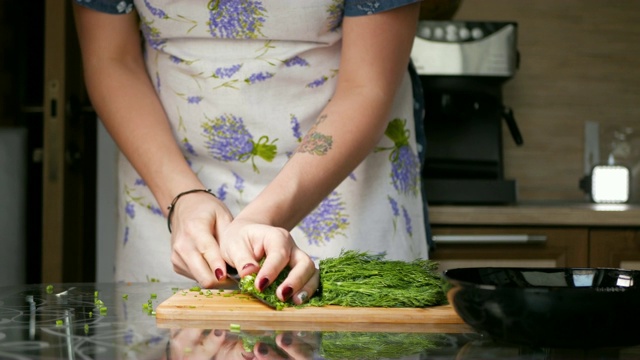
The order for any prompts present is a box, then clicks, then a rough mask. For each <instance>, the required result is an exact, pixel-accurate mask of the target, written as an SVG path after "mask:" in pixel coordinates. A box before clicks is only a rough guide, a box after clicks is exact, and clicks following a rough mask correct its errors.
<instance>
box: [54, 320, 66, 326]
mask: <svg viewBox="0 0 640 360" xmlns="http://www.w3.org/2000/svg"><path fill="white" fill-rule="evenodd" d="M63 324H64V322H63V321H62V320H56V326H62V325H63Z"/></svg>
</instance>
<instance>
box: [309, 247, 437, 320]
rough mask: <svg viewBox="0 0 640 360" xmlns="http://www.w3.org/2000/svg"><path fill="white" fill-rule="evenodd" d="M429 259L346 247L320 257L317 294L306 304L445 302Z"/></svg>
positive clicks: (413, 304) (415, 304)
mask: <svg viewBox="0 0 640 360" xmlns="http://www.w3.org/2000/svg"><path fill="white" fill-rule="evenodd" d="M437 266H438V265H437V263H435V262H433V261H430V260H422V259H418V260H414V261H411V262H407V261H400V260H387V259H385V257H384V255H383V254H380V255H371V254H368V253H365V252H360V251H355V250H347V251H342V252H341V253H340V256H338V257H335V258H327V259H324V260H320V283H321V289H322V290H321V295H320V296H319V297H314V298H312V299H311V300H310V305H317V306H323V305H340V306H352V307H412V308H419V307H426V306H434V305H442V304H445V303H446V301H447V298H446V292H445V284H446V282H445V280H444V279H443V277H442V276H440V275H439V274H438V273H437Z"/></svg>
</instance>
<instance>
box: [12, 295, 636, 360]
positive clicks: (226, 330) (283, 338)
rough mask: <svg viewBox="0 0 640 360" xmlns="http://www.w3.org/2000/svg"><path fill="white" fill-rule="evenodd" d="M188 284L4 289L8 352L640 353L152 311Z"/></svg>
mask: <svg viewBox="0 0 640 360" xmlns="http://www.w3.org/2000/svg"><path fill="white" fill-rule="evenodd" d="M190 286H192V284H188V283H185V284H168V283H141V284H137V283H136V284H124V283H118V284H113V283H105V284H57V285H56V284H54V285H53V288H52V289H50V291H47V286H45V285H24V286H14V287H3V288H0V290H1V292H0V294H1V295H0V358H10V359H23V358H28V359H34V358H35V359H38V358H40V359H59V358H63V359H64V358H68V359H116V358H119V359H124V358H127V359H136V358H144V359H162V358H187V357H189V358H212V357H214V356H217V358H222V359H229V358H241V357H242V358H245V359H250V358H254V356H255V358H269V359H271V358H286V357H287V356H288V357H289V358H295V359H349V358H354V359H355V358H359V359H361V358H368V359H378V358H403V359H424V358H429V359H486V358H496V359H500V358H502V359H550V358H554V359H556V358H558V359H560V358H562V359H564V358H580V359H586V358H598V359H636V358H640V346H638V347H630V348H612V349H593V350H588V351H587V350H573V349H546V348H531V347H519V346H516V345H510V344H499V343H496V342H494V341H492V340H491V339H489V338H487V337H485V336H483V335H481V334H478V333H475V332H474V331H472V330H471V329H470V328H469V327H468V326H467V325H464V324H459V325H455V326H453V325H452V326H451V327H444V328H436V329H439V330H437V331H433V330H429V331H415V330H412V331H410V332H402V331H398V330H397V329H396V330H389V329H385V328H384V327H380V328H377V327H375V326H372V327H371V328H369V329H367V330H366V331H362V330H358V331H342V330H341V331H310V330H301V331H297V330H291V329H290V330H278V324H277V323H273V324H263V325H261V326H262V327H261V328H257V329H251V330H247V329H236V327H235V326H232V325H231V324H228V325H226V324H225V326H222V325H216V326H215V328H208V327H207V326H202V325H203V324H205V325H206V324H207V323H206V321H199V322H198V325H197V326H190V325H189V323H183V324H181V325H180V326H162V325H159V324H158V322H157V320H156V318H155V317H154V314H153V312H152V311H153V310H154V309H155V308H156V307H157V306H158V305H159V304H160V303H161V302H163V301H164V300H166V299H168V298H169V297H171V296H172V295H173V294H174V293H175V292H176V291H177V289H186V288H189V287H190ZM100 304H102V305H100ZM149 305H150V306H151V308H149ZM99 306H103V307H105V309H104V310H102V311H101V310H99ZM212 320H214V319H212ZM212 324H213V322H212ZM307 328H308V327H307ZM243 344H244V346H243ZM249 344H251V345H253V348H251V346H249ZM260 344H262V345H260ZM245 346H249V348H246V349H245ZM252 350H253V353H254V354H255V355H252ZM285 350H286V351H285ZM287 352H288V354H287ZM265 354H266V355H265ZM275 355H280V356H282V357H277V356H275Z"/></svg>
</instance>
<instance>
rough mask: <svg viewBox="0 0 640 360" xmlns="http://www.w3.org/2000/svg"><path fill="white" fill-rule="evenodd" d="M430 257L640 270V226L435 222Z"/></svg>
mask: <svg viewBox="0 0 640 360" xmlns="http://www.w3.org/2000/svg"><path fill="white" fill-rule="evenodd" d="M433 235H434V240H435V241H436V248H435V250H433V251H432V252H431V254H430V258H431V259H432V260H434V261H437V262H438V263H439V265H440V267H439V270H441V271H443V270H446V269H451V268H457V267H484V266H509V267H518V266H525V267H611V268H623V269H633V270H640V228H637V227H630V228H603V227H594V228H589V227H521V226H472V227H469V226H434V227H433Z"/></svg>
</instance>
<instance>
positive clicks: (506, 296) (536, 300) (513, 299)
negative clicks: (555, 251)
mask: <svg viewBox="0 0 640 360" xmlns="http://www.w3.org/2000/svg"><path fill="white" fill-rule="evenodd" d="M444 276H445V278H446V279H447V280H448V281H449V283H450V284H451V289H450V290H449V292H448V294H447V296H448V299H449V302H450V303H451V304H452V305H453V307H454V309H455V310H456V312H457V313H458V315H460V317H461V318H462V319H463V320H464V321H465V322H466V323H467V324H469V325H470V326H471V327H473V328H474V329H475V330H476V331H478V332H480V333H483V334H486V335H488V336H490V337H491V338H493V339H495V340H497V341H502V342H508V343H514V344H520V345H530V346H539V347H562V348H594V347H619V346H632V345H637V344H640V331H639V330H638V329H639V326H640V271H633V270H622V269H609V268H459V269H451V270H447V271H445V272H444Z"/></svg>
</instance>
